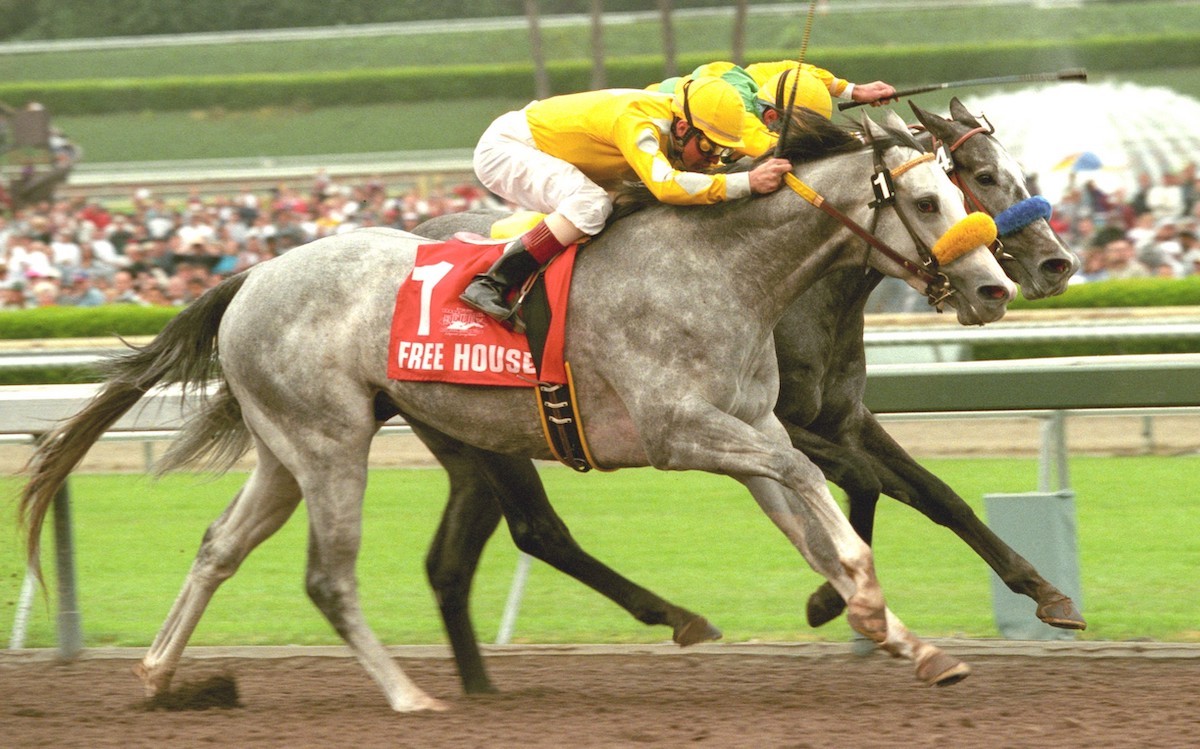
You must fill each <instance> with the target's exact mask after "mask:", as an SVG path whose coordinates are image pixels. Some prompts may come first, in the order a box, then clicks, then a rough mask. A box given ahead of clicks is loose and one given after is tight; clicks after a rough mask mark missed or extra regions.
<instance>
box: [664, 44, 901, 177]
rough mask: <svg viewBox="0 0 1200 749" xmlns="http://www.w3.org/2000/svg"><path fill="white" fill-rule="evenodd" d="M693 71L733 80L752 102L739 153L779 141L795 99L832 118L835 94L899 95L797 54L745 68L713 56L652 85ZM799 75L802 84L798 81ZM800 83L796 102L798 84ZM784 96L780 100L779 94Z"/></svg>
mask: <svg viewBox="0 0 1200 749" xmlns="http://www.w3.org/2000/svg"><path fill="white" fill-rule="evenodd" d="M692 76H717V77H720V78H721V79H722V80H725V81H726V82H728V83H730V85H732V86H733V87H734V88H735V90H737V91H738V93H740V94H741V95H742V101H743V105H744V106H745V108H746V117H745V122H744V125H743V128H742V139H743V140H744V141H745V142H746V146H745V147H744V148H741V149H738V150H739V153H741V154H744V155H746V156H750V157H757V156H761V155H762V154H764V153H766V152H767V151H769V150H771V149H772V148H774V146H775V140H776V135H775V133H774V132H773V131H772V126H774V125H775V123H776V121H777V120H778V118H779V114H780V112H782V111H783V110H785V109H786V108H787V106H788V104H789V102H791V103H793V104H794V106H798V107H807V108H808V109H811V110H813V111H815V112H817V113H818V114H821V115H822V116H824V117H825V118H827V119H831V118H832V117H833V98H834V97H837V98H842V99H849V100H853V101H862V102H868V103H872V104H882V103H885V102H887V101H889V100H890V99H891V98H892V97H894V96H895V93H896V90H895V88H893V87H892V86H891V84H888V83H884V82H883V81H873V82H871V83H866V84H858V85H856V84H854V83H851V82H850V81H847V80H846V79H844V78H838V77H837V76H836V75H834V74H833V73H831V72H829V71H828V70H825V69H824V68H818V67H817V66H815V65H810V64H808V63H800V64H799V65H797V63H796V61H795V60H779V61H777V62H758V63H753V64H750V65H747V66H746V67H744V68H742V67H740V66H738V65H735V64H734V63H732V62H725V61H718V62H710V63H706V64H704V65H701V66H700V67H698V68H696V69H695V70H693V71H692V73H691V74H690V75H688V76H684V77H682V78H668V79H667V80H665V81H663V82H662V83H657V84H654V85H652V86H650V87H649V90H652V91H674V90H675V89H677V88H678V87H679V86H681V85H682V84H683V82H685V81H686V80H687V79H688V78H690V77H692ZM797 81H798V84H797V83H796V82H797ZM793 85H795V86H796V94H795V97H794V102H792V93H791V88H792V86H793ZM780 98H781V99H782V100H779V101H777V99H780Z"/></svg>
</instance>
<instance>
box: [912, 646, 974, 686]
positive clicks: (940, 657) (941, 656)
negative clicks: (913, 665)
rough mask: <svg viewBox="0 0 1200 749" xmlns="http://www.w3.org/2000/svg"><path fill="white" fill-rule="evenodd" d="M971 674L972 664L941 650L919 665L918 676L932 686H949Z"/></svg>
mask: <svg viewBox="0 0 1200 749" xmlns="http://www.w3.org/2000/svg"><path fill="white" fill-rule="evenodd" d="M970 675H971V667H970V666H968V665H967V664H965V663H963V662H962V661H960V660H959V659H957V658H955V657H954V656H952V655H947V654H946V653H943V652H941V651H938V652H937V653H935V654H934V655H933V656H932V657H931V658H929V659H928V660H927V661H925V662H924V663H922V664H920V665H919V666H917V678H918V679H920V680H921V681H923V682H925V683H926V684H928V685H929V686H932V687H948V686H950V685H951V684H957V683H958V682H960V681H962V680H963V679H965V678H967V677H968V676H970Z"/></svg>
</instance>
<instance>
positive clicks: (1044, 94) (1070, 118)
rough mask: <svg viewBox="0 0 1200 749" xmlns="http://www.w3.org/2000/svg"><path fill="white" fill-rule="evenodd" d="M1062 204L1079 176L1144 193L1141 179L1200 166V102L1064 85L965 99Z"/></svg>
mask: <svg viewBox="0 0 1200 749" xmlns="http://www.w3.org/2000/svg"><path fill="white" fill-rule="evenodd" d="M963 103H964V104H966V105H967V107H968V108H969V109H970V110H971V111H972V112H973V113H975V114H979V113H980V112H982V113H983V114H985V115H986V116H987V118H988V119H989V120H990V121H991V123H992V124H993V125H994V126H995V127H996V137H998V138H999V139H1000V142H1001V143H1003V144H1004V145H1005V147H1006V148H1007V149H1008V150H1009V152H1010V153H1012V154H1013V155H1014V156H1015V157H1016V158H1017V159H1018V160H1019V161H1020V162H1021V164H1022V165H1023V166H1024V167H1025V169H1026V171H1027V172H1029V173H1031V174H1035V175H1037V179H1038V184H1039V186H1040V187H1041V190H1042V192H1043V193H1044V194H1045V195H1046V197H1047V198H1049V199H1050V200H1051V201H1052V202H1056V201H1057V200H1058V199H1059V197H1061V195H1062V194H1063V192H1064V191H1065V190H1066V188H1067V185H1068V183H1069V181H1070V180H1071V178H1072V175H1074V180H1075V182H1076V184H1082V183H1083V182H1084V181H1086V180H1089V179H1090V180H1095V182H1096V185H1097V186H1099V187H1100V188H1101V189H1105V190H1108V191H1111V190H1113V189H1115V188H1117V187H1123V188H1125V189H1126V191H1127V192H1128V193H1129V194H1132V193H1133V191H1134V190H1135V189H1136V181H1137V175H1138V174H1140V173H1147V174H1149V175H1150V176H1151V177H1152V179H1153V181H1154V182H1155V183H1157V182H1158V181H1159V179H1160V177H1161V175H1162V174H1163V173H1164V172H1177V171H1179V169H1180V168H1181V167H1183V166H1184V165H1185V164H1187V163H1188V162H1192V161H1195V162H1200V101H1197V100H1196V99H1193V98H1191V97H1188V96H1183V95H1181V94H1179V93H1177V92H1176V91H1173V90H1171V89H1169V88H1163V87H1146V86H1139V85H1137V84H1133V83H1111V82H1101V83H1058V84H1052V85H1046V86H1038V87H1035V88H1028V89H1022V90H1018V91H1011V92H1005V93H1000V94H993V95H990V96H984V97H970V96H967V97H963Z"/></svg>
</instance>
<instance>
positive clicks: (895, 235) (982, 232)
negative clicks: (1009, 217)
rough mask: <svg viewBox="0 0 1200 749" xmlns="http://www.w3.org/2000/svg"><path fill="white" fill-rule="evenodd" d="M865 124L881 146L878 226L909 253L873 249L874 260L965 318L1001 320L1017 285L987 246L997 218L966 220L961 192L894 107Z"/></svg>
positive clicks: (877, 156) (877, 173) (877, 179)
mask: <svg viewBox="0 0 1200 749" xmlns="http://www.w3.org/2000/svg"><path fill="white" fill-rule="evenodd" d="M863 128H864V129H863V132H864V136H865V137H866V138H867V140H868V141H869V142H870V143H871V144H872V146H873V148H874V151H875V174H874V176H873V178H872V185H873V187H874V191H875V202H874V203H873V204H872V205H873V206H874V209H875V212H876V215H875V217H874V218H873V219H872V221H873V223H874V224H875V230H874V233H875V235H876V237H878V238H879V239H881V240H883V242H884V243H886V244H887V245H889V246H890V247H892V248H894V249H895V250H896V251H897V252H899V253H900V254H901V255H903V256H904V257H903V259H899V260H898V259H895V258H892V257H889V256H888V254H886V253H883V252H875V251H873V252H871V253H870V255H869V257H868V263H869V264H871V265H872V266H873V267H875V268H876V269H878V270H879V271H881V272H883V273H886V274H887V275H890V276H896V277H899V278H903V279H904V280H905V281H907V282H908V284H909V285H910V286H912V287H913V288H915V289H917V290H918V291H921V292H922V293H925V294H927V295H928V296H929V297H930V300H931V302H938V303H940V302H942V301H945V302H947V303H949V304H950V305H951V306H953V307H954V308H955V310H956V311H957V313H958V321H959V322H960V323H962V324H963V325H982V324H984V323H988V322H992V321H995V320H999V319H1000V318H1001V317H1003V316H1004V312H1005V311H1006V309H1007V307H1008V303H1009V302H1010V301H1012V298H1013V296H1014V295H1015V294H1016V287H1015V286H1014V285H1013V283H1012V282H1011V281H1010V280H1009V279H1008V277H1007V276H1005V275H1004V271H1003V270H1002V269H1001V267H1000V265H999V264H998V263H997V262H996V259H995V257H993V255H992V253H991V250H990V249H989V248H988V245H990V244H991V243H992V241H993V240H994V239H995V227H994V224H993V222H992V221H991V220H989V219H988V218H987V217H986V216H982V215H979V216H974V217H972V218H969V219H968V217H967V212H966V209H965V208H964V207H963V203H962V195H961V193H960V192H959V191H958V189H957V188H956V187H955V186H954V184H953V183H952V182H951V181H950V179H949V178H948V177H947V176H946V173H945V172H944V171H943V170H942V168H941V166H940V165H939V164H938V163H937V161H936V159H934V158H933V154H932V153H929V152H927V151H925V149H924V148H922V147H921V146H920V144H918V143H917V142H916V141H915V140H914V139H913V138H912V136H911V135H910V134H909V132H908V128H907V125H906V124H905V123H904V121H903V120H902V119H901V118H900V117H899V116H898V115H896V114H895V113H894V112H892V111H890V110H889V111H888V114H887V123H886V126H881V125H879V124H877V123H875V122H874V121H873V120H871V119H870V118H869V117H864V118H863ZM931 279H932V280H931ZM947 292H949V293H948V294H947ZM939 297H940V298H939Z"/></svg>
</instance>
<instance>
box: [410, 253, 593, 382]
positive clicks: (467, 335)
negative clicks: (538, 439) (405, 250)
mask: <svg viewBox="0 0 1200 749" xmlns="http://www.w3.org/2000/svg"><path fill="white" fill-rule="evenodd" d="M505 244H506V243H504V242H502V243H499V244H477V243H473V242H469V241H463V240H460V239H452V240H450V241H448V242H442V243H439V244H425V245H421V246H419V247H418V248H417V261H416V264H415V265H414V266H413V270H412V273H411V274H409V276H408V277H407V278H405V279H404V282H403V283H401V284H400V290H399V291H398V292H397V293H396V309H395V311H394V312H393V314H392V331H391V339H390V342H389V345H388V377H389V378H391V379H393V380H416V381H422V382H452V383H458V384H462V385H500V386H509V387H532V386H533V385H534V384H535V383H537V382H538V381H541V382H545V383H554V384H562V383H566V381H567V376H566V369H565V367H564V366H563V335H564V330H565V327H566V317H567V315H566V310H567V292H568V290H569V289H570V286H571V270H572V268H573V267H574V265H575V250H576V248H575V246H574V245H572V246H571V247H569V248H568V249H567V250H566V251H565V252H563V253H562V254H561V255H559V256H558V257H556V258H555V259H554V260H553V261H551V263H550V264H549V265H548V266H547V267H546V270H545V273H544V278H545V284H546V297H547V299H548V300H549V302H550V309H551V314H552V317H551V323H550V331H549V333H548V334H547V337H546V345H545V350H544V352H543V354H542V364H541V376H540V377H539V376H538V373H537V368H536V367H535V366H534V362H533V357H532V356H531V355H530V353H529V343H528V341H527V340H526V338H525V336H524V334H521V333H514V332H512V331H511V330H509V329H508V328H506V327H504V326H503V325H501V324H500V323H499V322H496V321H495V320H493V319H492V318H490V317H488V316H487V315H485V314H483V313H482V312H479V311H478V310H475V309H472V308H471V307H468V306H467V305H465V304H463V303H462V302H461V301H459V298H458V296H459V294H461V293H462V292H463V289H465V288H466V286H467V284H468V283H470V281H471V279H472V278H473V277H474V276H476V275H478V274H480V273H485V272H486V271H487V269H488V268H490V267H491V266H492V263H494V262H495V261H496V259H497V258H498V257H500V254H501V253H502V252H503V251H504V246H505Z"/></svg>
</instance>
